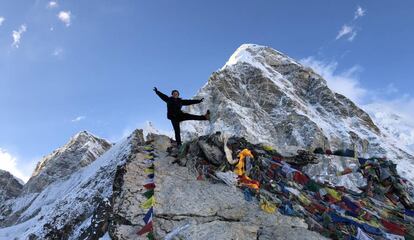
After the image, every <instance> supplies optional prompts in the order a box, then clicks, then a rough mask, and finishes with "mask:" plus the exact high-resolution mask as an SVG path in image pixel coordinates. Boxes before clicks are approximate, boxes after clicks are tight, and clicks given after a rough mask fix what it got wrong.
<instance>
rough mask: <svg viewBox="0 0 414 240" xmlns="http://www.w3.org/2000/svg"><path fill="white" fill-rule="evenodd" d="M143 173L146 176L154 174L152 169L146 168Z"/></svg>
mask: <svg viewBox="0 0 414 240" xmlns="http://www.w3.org/2000/svg"><path fill="white" fill-rule="evenodd" d="M144 173H146V174H152V173H154V169H152V168H146V169H144Z"/></svg>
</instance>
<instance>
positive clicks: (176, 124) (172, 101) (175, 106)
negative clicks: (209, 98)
mask: <svg viewBox="0 0 414 240" xmlns="http://www.w3.org/2000/svg"><path fill="white" fill-rule="evenodd" d="M154 92H155V93H156V94H157V95H158V96H159V97H160V98H161V99H162V100H163V101H164V102H166V103H167V118H168V119H170V120H171V123H172V125H173V128H174V132H175V141H176V142H177V147H180V146H181V135H180V122H182V121H186V120H199V121H203V120H210V110H207V112H206V114H204V115H193V114H189V113H185V112H183V111H181V107H182V106H188V105H192V104H198V103H201V102H202V101H203V100H204V98H202V99H200V100H195V99H194V100H187V99H181V98H180V97H179V96H180V93H179V92H178V90H173V91H172V92H171V96H170V97H168V96H167V95H165V94H164V93H162V92H160V91H158V89H157V88H156V87H154Z"/></svg>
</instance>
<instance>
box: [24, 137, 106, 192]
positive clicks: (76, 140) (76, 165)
mask: <svg viewBox="0 0 414 240" xmlns="http://www.w3.org/2000/svg"><path fill="white" fill-rule="evenodd" d="M110 147H111V144H110V143H109V142H107V141H106V140H104V139H101V138H98V137H96V136H94V135H93V134H91V133H89V132H87V131H82V132H79V133H77V134H76V135H74V136H73V137H72V138H71V139H70V140H69V142H68V143H67V144H65V145H64V146H62V147H60V148H58V149H56V150H55V151H53V152H52V153H51V154H49V155H47V156H45V157H44V158H43V159H42V160H41V161H40V162H39V163H38V164H37V166H36V168H35V170H34V172H33V174H32V177H31V178H30V179H29V181H28V182H27V184H26V185H25V187H24V192H26V193H27V192H39V191H41V190H42V189H43V188H44V187H46V186H47V185H49V184H50V183H52V182H54V181H55V180H56V179H59V178H62V177H65V176H68V175H70V174H72V173H73V172H75V171H77V170H78V169H80V168H82V167H85V166H87V165H89V164H90V163H91V162H93V161H94V160H95V159H97V158H98V157H99V156H101V155H102V154H103V153H105V152H106V151H107V150H108V149H109V148H110Z"/></svg>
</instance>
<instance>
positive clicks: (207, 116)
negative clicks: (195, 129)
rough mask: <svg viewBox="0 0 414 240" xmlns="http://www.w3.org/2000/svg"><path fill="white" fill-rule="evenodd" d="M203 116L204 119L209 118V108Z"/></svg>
mask: <svg viewBox="0 0 414 240" xmlns="http://www.w3.org/2000/svg"><path fill="white" fill-rule="evenodd" d="M204 117H206V120H210V110H207V112H206V114H204Z"/></svg>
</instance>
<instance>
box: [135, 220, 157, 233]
mask: <svg viewBox="0 0 414 240" xmlns="http://www.w3.org/2000/svg"><path fill="white" fill-rule="evenodd" d="M153 230H154V228H153V227H152V221H151V222H149V223H148V224H147V225H145V226H144V227H143V228H141V230H139V231H138V232H137V234H138V235H142V234H145V233H147V232H152V231H153Z"/></svg>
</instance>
